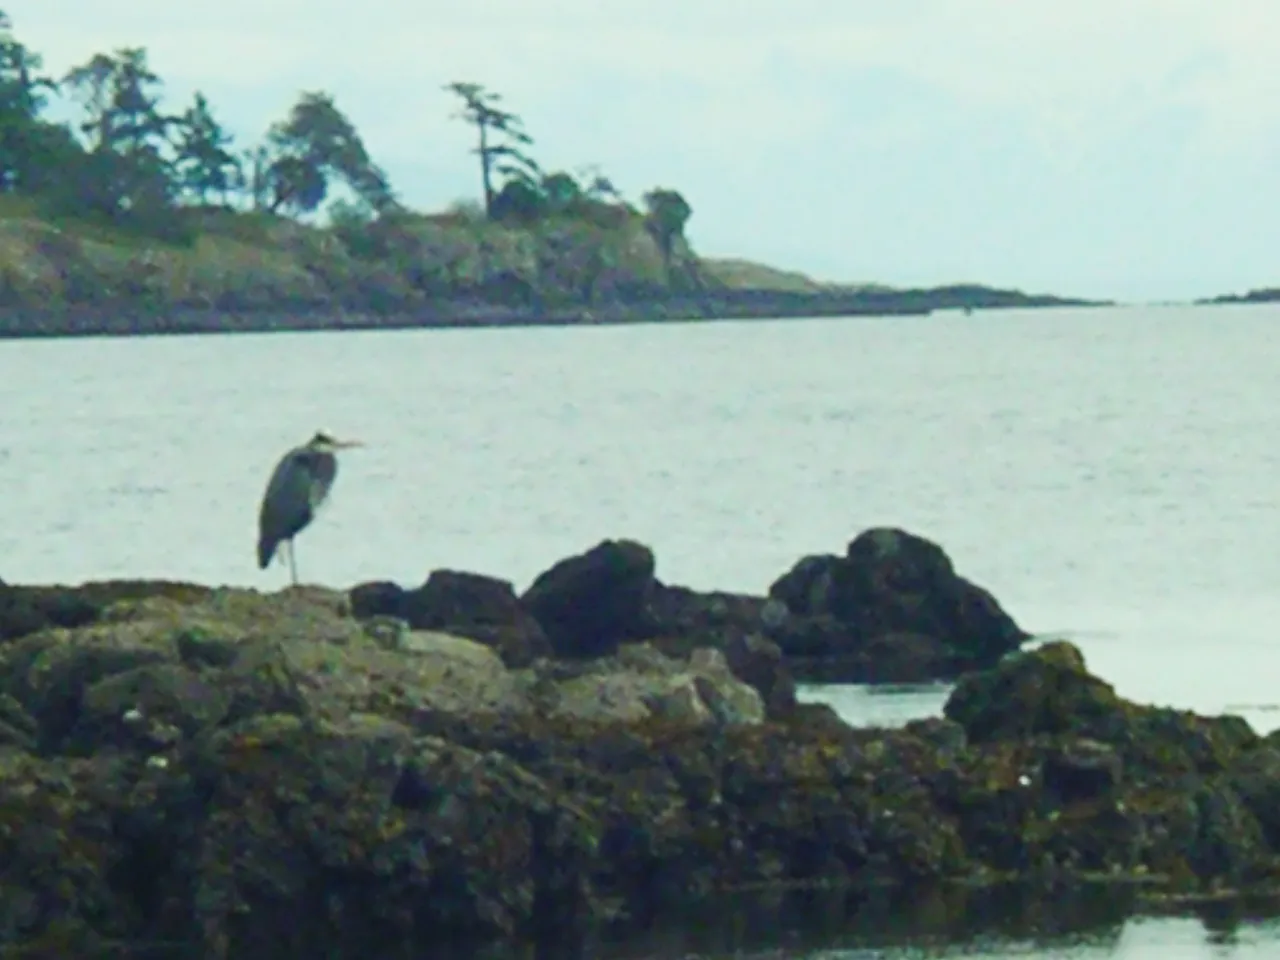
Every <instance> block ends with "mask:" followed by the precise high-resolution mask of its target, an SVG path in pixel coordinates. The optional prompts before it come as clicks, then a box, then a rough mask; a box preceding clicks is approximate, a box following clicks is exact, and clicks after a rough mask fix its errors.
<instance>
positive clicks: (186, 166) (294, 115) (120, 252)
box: [0, 13, 1101, 337]
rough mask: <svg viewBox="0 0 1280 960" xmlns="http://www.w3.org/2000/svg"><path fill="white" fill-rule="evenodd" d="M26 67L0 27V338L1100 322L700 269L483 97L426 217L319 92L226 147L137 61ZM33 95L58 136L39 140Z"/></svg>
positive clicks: (659, 210) (633, 209)
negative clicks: (797, 322) (1007, 319)
mask: <svg viewBox="0 0 1280 960" xmlns="http://www.w3.org/2000/svg"><path fill="white" fill-rule="evenodd" d="M42 70H43V66H42V61H41V58H40V56H39V55H38V54H37V53H36V52H34V51H32V50H31V49H29V48H28V47H27V46H25V45H24V44H23V43H22V42H21V41H20V40H18V39H17V38H16V36H15V35H14V33H13V30H12V26H11V24H10V21H9V19H8V17H6V16H5V15H4V14H3V13H0V114H2V122H3V125H4V136H3V137H2V138H0V337H32V336H67V335H76V334H104V333H106V334H147V333H166V332H197V331H225V330H274V329H316V328H352V327H356V328H389V327H413V326H467V325H471V326H483V325H494V324H534V323H622V322H640V321H661V320H666V321H675V320H699V319H715V318H750V317H787V316H815V315H859V314H888V315H897V314H902V315H921V314H926V313H929V312H930V311H933V310H940V309H988V308H999V307H1044V306H1066V305H1101V303H1100V302H1099V301H1086V300H1082V299H1073V298H1064V297H1056V296H1049V295H1030V294H1025V293H1022V292H1020V291H1016V290H999V289H992V288H988V287H983V286H978V285H951V286H945V287H937V288H928V289H905V290H904V289H891V288H887V287H882V286H856V285H842V284H828V283H820V282H817V281H814V280H811V279H810V278H808V277H805V276H803V275H801V274H797V273H792V272H788V271H782V270H776V269H772V268H769V267H765V266H762V265H759V264H754V263H750V262H747V261H741V260H717V259H713V258H709V257H702V256H699V255H697V254H696V253H695V251H694V250H693V249H692V247H691V246H690V244H689V241H688V239H687V237H686V226H687V224H688V222H689V219H690V218H691V216H692V214H693V209H692V206H691V205H690V203H689V202H688V200H687V199H686V198H685V197H684V196H683V194H681V192H680V191H679V190H677V189H674V188H672V187H663V186H656V187H653V188H652V189H649V190H647V191H645V192H644V193H643V194H642V195H641V196H640V199H639V202H638V203H633V202H631V201H629V200H628V199H627V198H626V197H624V196H623V194H622V193H621V192H620V191H619V190H618V189H617V188H616V187H615V186H614V184H613V183H612V181H611V180H610V179H609V178H608V177H607V176H606V175H605V174H604V173H603V172H601V171H600V170H598V169H595V168H586V169H583V170H578V171H575V172H569V171H566V170H544V169H543V168H542V166H541V165H540V164H539V163H538V161H537V159H536V157H535V155H534V154H535V151H534V141H533V138H532V137H531V136H530V135H529V134H528V133H527V132H526V131H525V130H524V127H523V124H522V123H521V121H520V118H519V117H518V116H517V115H516V114H514V113H512V112H511V111H510V110H508V109H507V108H506V107H505V106H504V105H503V101H502V99H501V98H500V97H499V96H498V95H497V94H496V93H493V92H491V91H489V90H487V89H485V88H484V87H483V86H481V85H479V84H474V83H462V82H455V83H450V84H447V85H446V89H447V90H448V91H449V92H450V93H451V94H452V95H453V96H455V97H456V98H457V101H458V105H459V113H458V118H459V119H460V120H461V121H462V122H464V123H466V124H469V125H470V126H471V128H472V129H473V130H474V133H475V138H476V139H475V143H476V146H475V148H474V150H473V152H474V154H475V155H476V157H477V167H478V174H479V176H478V182H479V183H480V185H481V188H482V189H481V193H480V198H479V200H477V201H459V202H456V203H454V204H452V205H451V206H450V207H449V208H448V209H447V210H444V211H440V212H423V211H417V210H412V209H410V208H408V207H407V206H406V205H405V204H404V203H402V202H401V200H400V199H399V197H398V196H397V193H396V191H395V189H394V188H393V186H392V184H391V183H390V182H389V180H388V178H387V176H386V174H385V173H384V171H383V170H382V169H381V168H380V167H379V166H378V165H377V163H375V162H374V160H373V159H372V158H371V157H370V155H369V153H368V151H367V150H366V148H365V145H364V142H363V140H362V138H361V136H360V134H359V132H358V131H357V129H356V127H355V125H354V124H353V123H352V121H351V120H350V119H349V118H348V117H347V116H346V115H345V114H344V113H343V112H342V111H341V110H340V109H339V108H338V106H337V104H336V102H335V100H334V97H333V96H332V95H331V94H328V93H325V92H322V91H307V92H303V93H302V94H300V96H299V98H298V100H297V102H296V103H295V104H294V105H293V107H292V108H291V109H290V110H289V112H288V113H287V114H286V116H285V117H284V118H282V119H281V120H280V121H279V122H277V123H275V124H273V125H272V126H271V127H270V128H269V129H268V130H267V131H266V133H265V135H264V136H263V137H262V139H261V141H260V142H258V143H257V144H255V145H253V146H251V147H248V148H247V149H244V148H240V147H238V146H236V145H235V142H234V139H233V137H232V136H231V135H230V134H229V133H228V132H227V131H226V130H225V129H224V128H223V127H222V126H221V124H220V123H219V121H218V120H217V117H216V115H215V113H214V111H213V108H212V107H211V105H210V104H209V102H208V100H207V98H206V97H205V96H204V95H203V94H200V93H197V94H195V95H194V97H193V99H192V101H191V103H190V104H188V105H187V106H186V108H185V109H184V110H183V111H181V112H179V113H171V112H169V111H168V110H167V109H166V108H165V107H164V106H163V96H162V94H163V84H162V81H161V80H160V78H159V77H158V76H157V75H156V74H155V73H154V72H153V71H152V70H151V68H150V66H149V64H148V58H147V53H146V51H145V50H144V49H142V48H127V49H121V50H116V51H114V52H112V53H99V54H96V55H94V56H93V57H91V58H90V59H89V60H88V61H87V62H86V63H84V64H82V65H80V66H78V67H76V68H74V69H72V70H70V71H68V72H67V74H66V75H65V76H63V77H61V78H57V79H55V78H52V77H48V76H45V75H43V72H42ZM53 97H65V98H66V99H67V100H68V101H69V102H70V103H73V104H75V105H77V106H78V107H79V108H80V111H81V115H80V117H79V119H78V121H77V122H75V123H57V122H54V121H53V120H50V119H48V117H47V115H46V113H47V109H48V107H49V105H50V101H51V98H53Z"/></svg>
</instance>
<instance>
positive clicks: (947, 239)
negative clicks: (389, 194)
mask: <svg viewBox="0 0 1280 960" xmlns="http://www.w3.org/2000/svg"><path fill="white" fill-rule="evenodd" d="M0 7H3V8H4V9H5V10H6V11H7V12H8V13H9V14H10V16H11V17H12V19H13V21H14V27H15V32H16V34H17V35H18V36H19V37H20V38H21V39H22V40H24V41H25V42H27V43H28V44H29V45H30V46H32V47H33V48H35V49H36V50H37V51H38V52H40V53H42V54H43V55H44V56H45V58H46V64H47V65H48V66H49V67H50V68H51V70H52V71H54V72H57V73H61V72H62V71H64V70H65V69H66V68H67V67H69V66H71V65H73V64H75V63H78V62H81V61H83V60H85V59H87V58H88V57H89V56H90V55H91V54H93V53H94V52H96V51H99V50H109V49H112V48H115V47H118V46H124V45H137V46H144V47H146V48H147V50H148V51H149V53H150V55H151V60H152V64H153V66H154V68H155V69H156V71H157V72H158V73H159V74H161V76H162V77H163V78H164V79H165V80H166V82H167V83H168V84H169V88H170V89H171V90H172V95H173V98H174V100H175V101H180V100H185V99H187V98H188V97H189V96H190V94H191V92H192V91H193V90H194V89H197V88H199V89H201V90H203V91H205V92H206V94H207V95H208V96H209V97H210V99H211V100H212V102H213V104H214V106H215V108H216V109H217V111H218V112H219V114H220V116H221V117H222V119H223V120H224V121H225V122H226V123H227V125H228V126H229V127H231V129H232V130H233V131H234V132H235V133H236V134H237V135H238V136H239V137H241V138H243V139H244V140H245V141H246V142H251V141H252V140H254V139H256V138H257V137H259V136H260V135H261V133H262V131H263V130H264V129H265V128H266V126H267V125H268V124H269V123H270V122H271V121H272V120H274V119H276V118H277V117H279V116H280V115H282V114H283V113H284V111H285V110H286V109H287V107H288V106H289V104H290V103H291V101H292V100H293V98H294V97H295V96H296V95H297V93H298V92H299V91H300V90H304V89H324V90H328V91H330V92H332V93H333V94H334V95H335V96H336V98H337V102H338V105H339V106H340V107H342V108H343V109H344V110H346V112H347V113H348V114H349V115H350V116H351V118H352V119H353V121H354V122H355V123H356V125H357V127H358V128H359V129H360V130H361V131H362V133H363V135H364V137H365V140H366V143H367V144H368V146H369V148H370V151H371V152H372V153H373V154H374V156H375V158H376V159H378V160H379V161H380V162H381V163H382V164H383V166H384V167H385V168H386V169H387V171H388V172H389V173H390V175H391V177H392V180H393V182H394V183H395V185H396V186H397V187H398V188H399V190H400V192H401V195H402V196H403V198H404V199H405V200H406V201H407V202H409V203H411V204H413V205H421V206H431V207H439V206H443V205H445V204H447V203H449V202H450V201H452V200H454V199H457V198H460V197H465V196H475V195H476V193H477V192H478V174H477V172H476V170H475V169H474V160H473V158H472V157H470V156H469V155H468V154H467V152H466V151H467V149H468V147H469V139H468V135H467V132H466V131H465V129H464V128H463V127H462V126H461V125H459V124H458V123H457V122H456V121H451V120H450V119H449V115H450V112H451V109H452V106H451V103H450V102H449V99H448V97H447V95H446V94H444V93H443V92H442V91H441V89H440V88H441V86H442V85H443V84H444V83H446V82H448V81H451V80H474V81H478V82H481V83H484V84H486V85H488V86H490V87H491V88H493V89H495V90H498V91H500V92H501V93H503V94H504V95H505V97H506V99H507V100H508V103H509V105H510V106H511V108H512V109H514V110H516V111H517V112H519V113H520V114H521V115H522V116H523V117H524V119H525V122H526V126H527V127H528V129H529V132H530V133H531V134H532V135H533V136H534V137H535V138H536V140H537V146H538V156H539V158H540V159H541V160H542V162H543V164H544V166H549V167H558V166H563V167H566V168H569V169H574V168H576V167H580V166H584V165H587V164H591V163H595V164H599V165H600V166H601V167H602V168H603V169H604V171H605V172H606V173H607V174H609V175H610V176H611V177H612V178H613V179H614V181H615V182H616V183H617V185H618V186H619V187H620V188H621V189H622V190H623V191H624V192H626V193H628V194H630V195H632V196H638V195H639V194H640V193H641V192H643V191H644V190H645V189H647V188H649V187H651V186H654V185H663V186H672V187H676V188H678V189H680V190H681V191H683V192H684V194H685V196H686V197H687V198H688V199H689V201H690V203H691V204H692V206H693V209H694V215H693V219H692V221H691V222H690V227H689V232H690V236H691V238H692V239H693V241H694V243H695V245H696V247H697V248H698V249H699V250H700V251H701V252H703V253H706V254H711V255H717V256H745V257H750V258H754V259H759V260H765V261H768V262H771V263H775V264H778V265H781V266H787V267H792V268H796V269H801V270H804V271H806V272H809V273H812V274H814V275H816V276H819V277H822V278H826V279H837V280H850V281H880V282H886V283H893V284H915V283H921V284H925V283H927V284H934V283H944V282H952V281H977V282H984V283H992V284H998V285H1011V286H1019V287H1023V288H1034V289H1036V290H1051V291H1054V292H1062V293H1078V294H1083V295H1096V296H1112V297H1119V298H1122V299H1164V298H1183V297H1189V296H1198V295H1204V294H1212V293H1219V292H1223V291H1226V290H1239V289H1244V288H1247V287H1251V286H1264V285H1269V284H1270V285H1280V216H1277V214H1280V186H1278V184H1280V69H1277V66H1276V64H1277V60H1276V56H1277V54H1276V50H1277V47H1276V42H1277V39H1276V38H1277V37H1280V2H1277V0H1212V2H1211V0H1073V2H1070V3H1065V2H1063V0H678V2H677V0H643V2H635V0H605V2H601V0H467V2H462V3H458V2H448V3H446V2H443V0H361V2H357V3H353V2H350V0H345V2H338V0H220V2H219V3H216V4H199V3H176V2H173V0H0ZM175 105H176V104H175Z"/></svg>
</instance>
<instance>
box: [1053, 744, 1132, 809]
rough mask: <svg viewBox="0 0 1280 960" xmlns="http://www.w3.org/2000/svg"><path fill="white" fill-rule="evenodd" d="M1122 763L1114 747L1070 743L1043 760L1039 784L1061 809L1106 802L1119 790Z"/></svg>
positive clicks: (1122, 768)
mask: <svg viewBox="0 0 1280 960" xmlns="http://www.w3.org/2000/svg"><path fill="white" fill-rule="evenodd" d="M1123 770H1124V763H1123V761H1122V760H1121V759H1120V756H1119V755H1118V754H1117V753H1116V750H1115V748H1114V747H1112V746H1110V745H1108V744H1105V743H1098V742H1097V741H1095V740H1086V739H1080V740H1071V741H1067V742H1066V743H1065V744H1063V745H1062V746H1061V747H1058V748H1057V749H1054V750H1053V751H1051V752H1050V753H1049V755H1048V756H1046V757H1045V759H1044V762H1043V764H1042V766H1041V770H1040V782H1041V785H1042V786H1043V788H1044V789H1045V790H1047V791H1049V792H1050V793H1051V794H1052V795H1053V796H1054V798H1055V799H1056V801H1057V802H1058V803H1059V804H1060V805H1062V806H1069V805H1071V804H1073V803H1079V802H1081V801H1084V800H1102V799H1110V798H1111V797H1113V796H1114V795H1115V793H1116V792H1117V791H1118V790H1119V788H1120V780H1121V776H1122V774H1123Z"/></svg>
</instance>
